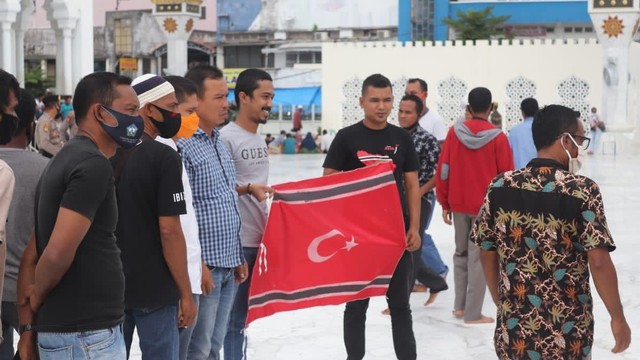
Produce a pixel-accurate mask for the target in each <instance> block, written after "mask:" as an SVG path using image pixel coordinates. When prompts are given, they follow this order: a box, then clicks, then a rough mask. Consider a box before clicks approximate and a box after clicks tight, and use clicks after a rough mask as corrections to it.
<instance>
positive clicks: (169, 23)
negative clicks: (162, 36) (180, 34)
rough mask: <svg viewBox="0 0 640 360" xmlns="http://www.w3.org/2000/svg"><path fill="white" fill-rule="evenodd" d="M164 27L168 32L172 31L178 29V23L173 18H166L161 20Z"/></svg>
mask: <svg viewBox="0 0 640 360" xmlns="http://www.w3.org/2000/svg"><path fill="white" fill-rule="evenodd" d="M163 25H164V29H165V30H166V31H167V32H168V33H173V32H175V31H176V30H177V29H178V23H176V21H175V20H174V19H173V18H166V19H164V22H163Z"/></svg>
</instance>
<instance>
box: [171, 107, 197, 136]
mask: <svg viewBox="0 0 640 360" xmlns="http://www.w3.org/2000/svg"><path fill="white" fill-rule="evenodd" d="M199 123H200V118H199V117H198V114H196V113H195V112H193V113H192V114H191V115H188V116H183V117H182V123H181V124H180V130H178V133H177V134H176V136H177V137H179V138H184V139H188V138H190V137H191V136H192V135H193V134H194V133H195V132H196V130H198V124H199Z"/></svg>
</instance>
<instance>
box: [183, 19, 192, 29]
mask: <svg viewBox="0 0 640 360" xmlns="http://www.w3.org/2000/svg"><path fill="white" fill-rule="evenodd" d="M192 29H193V19H189V20H187V23H186V24H185V25H184V30H185V31H186V32H190V31H191V30H192Z"/></svg>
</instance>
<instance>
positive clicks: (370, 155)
mask: <svg viewBox="0 0 640 360" xmlns="http://www.w3.org/2000/svg"><path fill="white" fill-rule="evenodd" d="M360 106H361V107H362V109H363V110H364V120H362V121H361V122H359V123H357V124H354V125H351V126H349V127H346V128H344V129H342V130H340V131H339V132H338V134H337V135H336V137H335V139H334V141H333V143H332V144H331V148H330V149H329V153H328V154H327V157H326V159H325V162H324V164H323V167H324V175H330V174H333V173H337V172H340V171H349V170H354V169H357V168H361V167H364V166H367V165H372V164H377V163H380V162H393V164H394V165H395V170H394V177H395V182H396V186H397V189H398V193H399V195H400V201H401V204H402V210H403V211H402V212H403V217H404V223H405V230H406V250H407V251H405V252H404V254H403V255H402V257H401V258H400V261H399V263H398V265H397V266H396V269H395V271H394V273H393V276H392V278H391V281H390V283H389V289H388V290H387V302H388V304H389V310H390V312H391V327H392V332H393V343H394V349H395V353H396V356H397V357H398V359H402V360H406V359H410V360H413V359H416V357H417V355H416V341H415V336H414V334H413V321H412V317H411V308H410V306H409V295H410V293H411V279H412V271H413V270H412V261H411V255H410V253H409V252H410V251H415V250H417V249H419V248H420V236H419V234H418V228H419V223H420V195H419V186H418V168H419V164H418V157H417V155H416V151H415V147H414V145H413V142H412V140H411V137H410V136H409V134H408V133H407V132H406V131H405V130H403V129H401V128H399V127H397V126H394V125H392V124H389V123H388V122H387V118H388V117H389V114H390V113H391V110H392V108H393V92H392V87H391V82H390V81H389V79H387V78H386V77H385V76H383V75H381V74H374V75H371V76H369V77H368V78H366V79H365V81H364V83H363V84H362V97H361V98H360ZM387 220H388V219H386V218H381V219H380V221H382V223H381V224H380V225H381V227H384V223H385V221H387ZM354 266H362V265H361V264H354ZM368 306H369V299H368V298H366V299H361V300H356V301H351V302H348V303H347V305H346V308H345V312H344V342H345V347H346V350H347V359H348V360H355V359H362V358H363V357H364V355H365V320H366V312H367V308H368Z"/></svg>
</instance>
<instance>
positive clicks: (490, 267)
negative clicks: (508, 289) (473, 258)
mask: <svg viewBox="0 0 640 360" xmlns="http://www.w3.org/2000/svg"><path fill="white" fill-rule="evenodd" d="M469 246H475V245H474V244H470V245H469ZM480 262H481V263H482V271H483V272H484V277H485V279H486V280H487V287H488V288H489V292H490V293H491V298H492V299H493V303H494V304H496V306H497V305H498V301H499V299H500V295H499V289H498V287H499V285H498V281H499V279H500V270H499V266H500V265H499V262H498V253H497V252H495V251H485V250H480Z"/></svg>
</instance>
